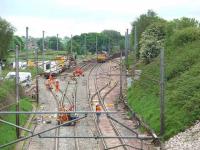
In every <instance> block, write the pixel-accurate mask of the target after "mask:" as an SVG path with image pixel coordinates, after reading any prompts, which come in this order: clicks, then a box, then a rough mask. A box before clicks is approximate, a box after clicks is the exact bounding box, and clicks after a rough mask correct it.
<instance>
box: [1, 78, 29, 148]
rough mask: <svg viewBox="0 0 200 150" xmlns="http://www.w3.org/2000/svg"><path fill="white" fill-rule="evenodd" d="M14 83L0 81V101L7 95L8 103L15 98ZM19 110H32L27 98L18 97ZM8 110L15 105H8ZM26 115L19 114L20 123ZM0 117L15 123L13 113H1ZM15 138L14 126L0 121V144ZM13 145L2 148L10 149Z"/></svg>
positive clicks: (24, 119)
mask: <svg viewBox="0 0 200 150" xmlns="http://www.w3.org/2000/svg"><path fill="white" fill-rule="evenodd" d="M14 89H15V84H14V82H13V81H4V82H3V83H2V82H1V83H0V103H5V100H7V98H8V97H9V99H10V100H9V101H10V102H9V103H12V102H13V101H14V99H15V97H14V93H15V90H14ZM19 106H20V110H21V111H28V110H32V104H31V102H30V101H29V99H28V98H22V99H20V105H19ZM7 110H8V111H15V105H12V106H10V107H9V108H8V109H7ZM28 117H29V116H28V115H20V125H21V126H23V125H24V124H25V123H26V121H27V119H28ZM0 118H1V119H3V120H5V121H9V122H12V123H15V115H1V116H0ZM15 139H16V133H15V127H12V126H10V125H7V124H4V123H0V145H2V144H5V143H8V142H9V141H11V140H15ZM13 148H14V145H11V146H9V147H6V148H4V150H10V149H13Z"/></svg>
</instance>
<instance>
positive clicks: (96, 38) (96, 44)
mask: <svg viewBox="0 0 200 150" xmlns="http://www.w3.org/2000/svg"><path fill="white" fill-rule="evenodd" d="M97 40H98V39H97V36H96V56H97V53H98V50H97V46H98V41H97Z"/></svg>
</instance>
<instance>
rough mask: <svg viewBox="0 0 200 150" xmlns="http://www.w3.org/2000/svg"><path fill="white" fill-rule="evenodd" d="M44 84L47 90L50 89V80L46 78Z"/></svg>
mask: <svg viewBox="0 0 200 150" xmlns="http://www.w3.org/2000/svg"><path fill="white" fill-rule="evenodd" d="M45 84H46V88H47V89H49V90H50V89H52V85H51V81H50V80H49V79H47V80H46V83H45Z"/></svg>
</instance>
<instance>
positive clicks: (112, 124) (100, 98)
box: [95, 70, 128, 150]
mask: <svg viewBox="0 0 200 150" xmlns="http://www.w3.org/2000/svg"><path fill="white" fill-rule="evenodd" d="M97 75H98V70H97V72H96V78H97ZM109 82H111V78H110V81H109ZM97 85H98V84H97V79H95V88H96V90H97V91H98V98H99V100H100V102H101V104H102V107H103V109H104V111H108V109H107V108H106V106H105V103H104V99H103V98H102V96H101V94H100V92H99V88H98V86H97ZM108 92H111V91H108ZM109 122H110V124H111V126H112V127H113V131H114V132H115V134H116V135H117V136H121V135H120V132H119V130H118V129H117V127H116V126H115V124H114V122H113V121H112V120H110V119H109ZM119 141H120V143H121V145H123V148H124V149H125V150H127V149H128V148H127V147H126V146H124V145H126V143H125V141H124V140H123V139H121V138H119Z"/></svg>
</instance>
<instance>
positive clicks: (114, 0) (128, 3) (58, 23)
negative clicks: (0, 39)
mask: <svg viewBox="0 0 200 150" xmlns="http://www.w3.org/2000/svg"><path fill="white" fill-rule="evenodd" d="M148 9H151V10H153V11H155V12H156V13H157V14H158V16H160V17H162V18H164V19H167V20H172V19H175V18H180V17H183V16H185V17H191V18H195V19H197V20H200V0H137V1H136V0H0V16H1V17H2V18H3V19H6V20H7V21H8V22H10V23H11V24H12V25H13V26H14V27H15V28H16V32H15V35H20V36H25V32H26V27H29V36H32V37H41V36H42V31H43V30H44V31H45V36H54V35H55V36H56V34H58V35H59V37H64V36H68V37H70V36H71V35H80V34H81V33H88V32H101V31H103V30H104V29H112V30H117V31H119V32H120V33H121V34H122V35H124V33H125V31H126V29H129V31H130V30H131V23H132V22H133V21H134V20H135V19H136V18H137V17H139V16H140V15H141V14H144V13H146V12H147V10H148Z"/></svg>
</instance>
